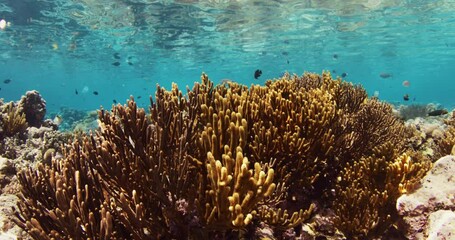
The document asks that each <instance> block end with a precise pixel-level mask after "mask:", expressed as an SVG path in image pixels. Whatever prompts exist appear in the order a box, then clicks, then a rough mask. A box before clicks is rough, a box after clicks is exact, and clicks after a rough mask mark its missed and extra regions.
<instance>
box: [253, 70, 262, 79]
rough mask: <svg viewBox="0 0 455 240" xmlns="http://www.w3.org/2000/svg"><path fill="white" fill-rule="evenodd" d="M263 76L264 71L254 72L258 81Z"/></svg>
mask: <svg viewBox="0 0 455 240" xmlns="http://www.w3.org/2000/svg"><path fill="white" fill-rule="evenodd" d="M261 75H262V71H261V70H259V69H257V70H256V71H254V78H255V79H258V78H259V77H260V76H261Z"/></svg>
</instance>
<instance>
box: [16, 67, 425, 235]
mask: <svg viewBox="0 0 455 240" xmlns="http://www.w3.org/2000/svg"><path fill="white" fill-rule="evenodd" d="M412 133H413V132H412V131H408V130H407V129H406V127H405V125H404V123H403V122H402V121H400V120H399V119H397V118H396V117H395V116H394V115H393V113H392V108H391V107H390V106H389V105H387V104H385V103H381V102H379V101H377V100H374V99H368V98H367V94H366V92H365V91H364V90H363V89H362V88H361V87H359V86H353V85H352V84H349V83H346V82H343V81H342V80H341V79H335V80H334V79H332V78H331V76H330V73H328V72H324V73H323V74H322V75H317V74H311V73H306V74H304V75H303V76H301V77H299V76H296V75H294V76H290V75H288V74H287V75H285V76H283V77H282V78H280V79H276V80H272V81H267V82H266V84H265V86H256V85H253V86H251V87H250V88H247V87H245V86H242V85H240V84H237V83H235V82H227V83H225V84H223V85H217V86H214V85H213V83H212V82H211V81H210V80H209V79H208V77H207V75H205V74H203V75H202V78H201V82H200V83H196V84H195V85H194V87H193V88H192V89H191V90H190V89H188V90H187V94H186V95H183V94H182V92H181V91H180V90H179V89H178V87H177V86H176V85H173V86H172V89H171V90H170V91H166V90H164V89H163V88H161V87H158V89H157V91H156V95H155V98H154V100H152V99H151V106H150V114H146V113H145V111H144V110H143V109H139V108H137V106H136V103H135V102H134V100H133V99H131V100H130V101H128V103H127V105H125V106H122V105H117V106H114V107H113V108H112V110H111V111H106V110H103V109H102V110H100V111H99V129H98V130H97V131H95V132H92V133H90V134H88V135H83V136H79V137H77V138H76V139H74V140H73V142H72V144H71V145H69V146H67V148H66V150H65V151H64V154H63V155H64V157H63V158H61V159H56V158H52V160H51V165H50V166H49V165H44V164H40V165H39V166H38V167H37V168H36V169H33V168H30V169H27V170H24V171H21V172H20V173H19V179H20V182H21V186H22V190H21V192H22V194H21V196H20V201H19V202H18V206H19V210H18V211H17V212H16V214H17V218H16V223H17V224H18V225H19V226H20V227H21V228H23V229H24V230H25V231H27V232H28V233H29V234H30V235H31V236H32V237H33V238H35V239H48V238H55V239H62V238H66V237H68V236H70V237H74V238H84V239H85V238H91V239H100V238H103V239H104V238H121V239H122V238H128V239H171V238H190V239H208V238H215V239H223V238H257V237H260V236H273V237H276V238H288V237H291V236H294V237H296V236H298V235H302V236H303V235H304V233H303V232H304V231H305V230H304V229H305V228H304V227H302V223H304V222H309V225H307V226H310V225H311V226H316V225H318V223H317V222H316V221H317V220H316V218H314V217H313V215H314V213H315V212H319V213H323V212H331V213H332V214H333V216H332V217H329V218H326V219H329V220H330V221H332V224H333V228H334V229H332V230H331V232H332V233H333V234H339V231H341V232H342V233H343V234H344V235H345V236H347V237H349V238H364V237H377V236H380V235H381V234H383V233H384V231H386V230H387V229H389V227H390V226H391V225H392V224H393V223H394V222H395V221H396V218H397V214H396V209H395V208H394V207H393V206H394V205H395V201H396V199H397V198H398V197H399V196H400V195H401V194H403V193H406V192H410V191H412V190H413V189H414V188H415V187H416V185H417V183H418V181H419V180H420V178H421V177H422V176H423V174H424V173H425V171H426V170H427V169H428V168H429V165H430V163H429V159H428V158H426V157H424V156H423V155H421V154H418V153H417V152H415V149H413V148H412V145H411V144H409V143H408V141H407V139H408V138H409V137H410V135H412ZM49 154H52V153H49ZM353 203H355V205H353ZM359 206H360V207H359ZM353 207H356V209H352V208H353ZM327 209H333V211H327ZM356 219H357V220H356ZM260 226H264V229H263V230H262V231H260V230H258V228H260ZM316 227H317V226H316ZM319 227H321V225H320V226H319ZM309 228H311V227H309ZM265 229H267V230H265ZM298 229H300V230H298ZM337 230H339V231H337Z"/></svg>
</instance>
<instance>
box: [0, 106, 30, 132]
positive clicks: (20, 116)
mask: <svg viewBox="0 0 455 240" xmlns="http://www.w3.org/2000/svg"><path fill="white" fill-rule="evenodd" d="M3 113H4V116H3V117H2V128H3V132H2V133H0V134H2V135H4V136H5V137H11V136H13V135H15V134H17V133H21V132H24V131H25V129H26V128H27V126H28V125H27V121H26V119H25V114H24V113H23V112H22V110H21V108H19V107H17V106H15V105H14V103H13V102H10V103H8V104H6V105H5V106H4V108H3Z"/></svg>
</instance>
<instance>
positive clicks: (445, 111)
mask: <svg viewBox="0 0 455 240" xmlns="http://www.w3.org/2000/svg"><path fill="white" fill-rule="evenodd" d="M447 113H448V112H447V110H445V109H438V110H434V111H431V112H429V113H428V116H441V115H444V114H447Z"/></svg>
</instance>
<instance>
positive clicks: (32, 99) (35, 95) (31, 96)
mask: <svg viewBox="0 0 455 240" xmlns="http://www.w3.org/2000/svg"><path fill="white" fill-rule="evenodd" d="M18 106H19V108H21V109H22V112H23V113H24V114H25V118H26V119H27V123H28V125H29V126H33V127H40V126H41V125H42V124H43V121H44V116H45V115H46V101H44V99H43V98H42V97H41V94H39V92H38V91H36V90H33V91H28V92H26V93H25V96H22V98H21V100H20V101H19V103H18Z"/></svg>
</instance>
